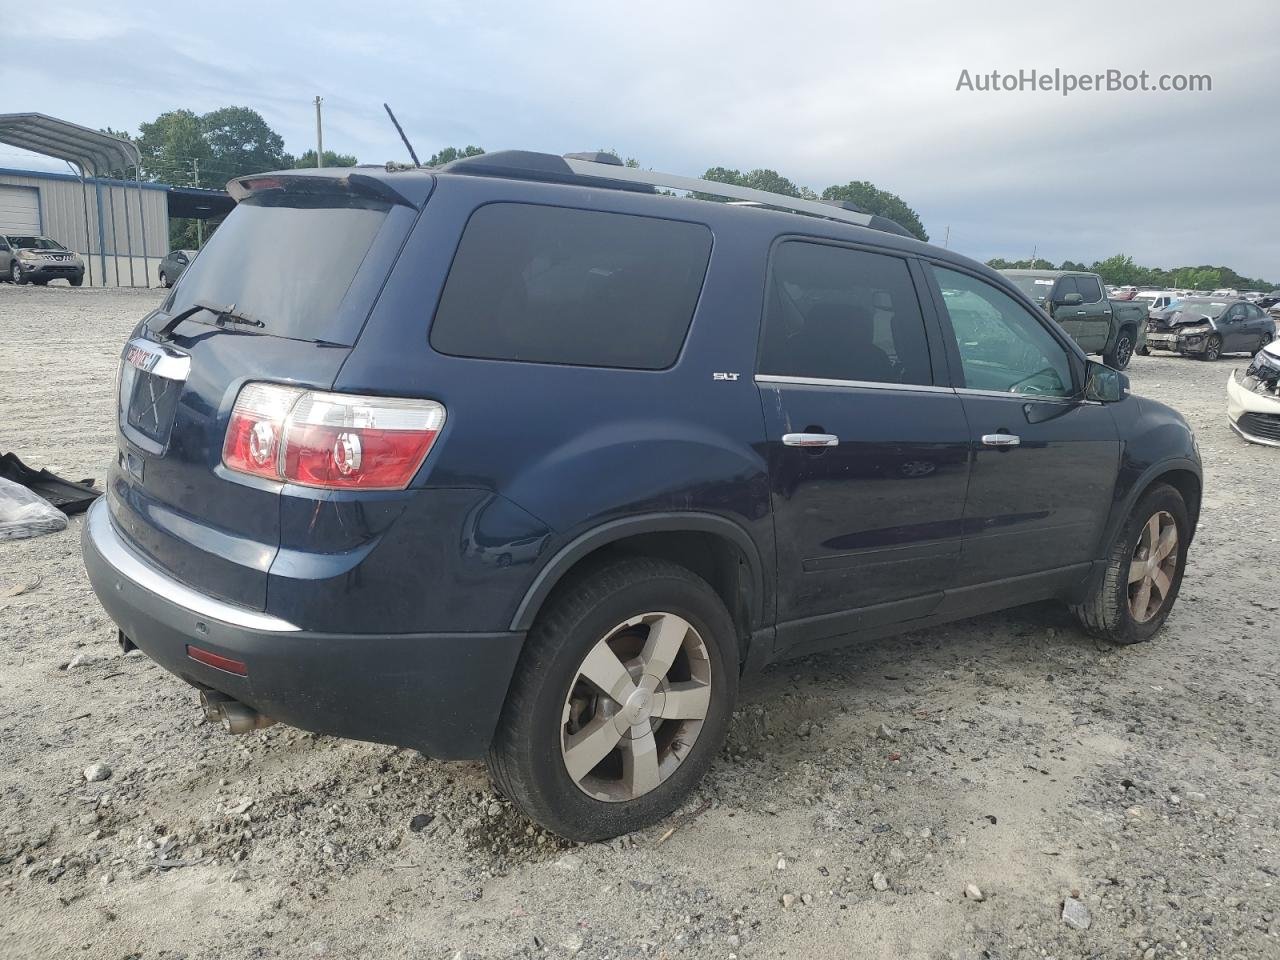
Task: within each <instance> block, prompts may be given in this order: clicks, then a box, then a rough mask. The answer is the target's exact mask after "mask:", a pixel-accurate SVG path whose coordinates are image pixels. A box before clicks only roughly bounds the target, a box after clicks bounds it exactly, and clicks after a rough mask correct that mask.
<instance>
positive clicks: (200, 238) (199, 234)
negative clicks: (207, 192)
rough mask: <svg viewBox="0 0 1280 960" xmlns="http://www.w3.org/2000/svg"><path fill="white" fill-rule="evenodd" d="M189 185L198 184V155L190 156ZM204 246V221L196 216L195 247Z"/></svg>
mask: <svg viewBox="0 0 1280 960" xmlns="http://www.w3.org/2000/svg"><path fill="white" fill-rule="evenodd" d="M191 185H192V186H193V187H199V186H200V159H199V158H198V157H192V158H191ZM203 246H204V221H203V220H201V219H200V218H199V217H196V249H197V250H199V249H200V248H202V247H203Z"/></svg>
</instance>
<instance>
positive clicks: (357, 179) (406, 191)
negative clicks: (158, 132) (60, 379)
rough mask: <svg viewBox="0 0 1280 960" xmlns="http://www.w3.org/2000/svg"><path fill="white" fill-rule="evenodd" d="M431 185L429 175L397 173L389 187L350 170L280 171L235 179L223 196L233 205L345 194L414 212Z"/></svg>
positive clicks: (379, 180)
mask: <svg viewBox="0 0 1280 960" xmlns="http://www.w3.org/2000/svg"><path fill="white" fill-rule="evenodd" d="M374 169H379V170H380V169H382V168H381V167H378V168H374ZM401 177H403V179H400V178H401ZM433 183H434V178H433V177H432V176H430V175H429V174H427V175H425V176H420V177H414V176H407V177H406V176H404V174H400V175H398V177H397V182H396V183H395V185H394V186H393V185H392V184H390V183H388V182H387V181H386V180H385V179H383V178H382V177H378V176H371V175H370V174H367V173H361V172H360V171H359V170H358V169H351V168H337V169H333V170H320V169H316V170H299V171H293V170H280V171H275V172H272V173H255V174H251V175H249V176H247V177H237V178H236V179H235V180H231V181H229V182H228V183H227V193H229V194H231V197H232V199H234V200H235V201H236V203H239V202H240V201H242V200H246V199H248V198H249V197H255V196H264V195H277V196H288V195H295V196H299V197H304V196H309V197H323V196H326V195H328V196H336V195H340V194H346V195H349V196H358V197H365V198H367V199H370V200H381V201H383V202H385V203H392V204H397V205H400V206H405V207H412V208H414V209H418V208H420V207H421V206H422V204H423V203H425V202H426V199H427V196H428V195H429V194H430V193H431V187H432V184H433Z"/></svg>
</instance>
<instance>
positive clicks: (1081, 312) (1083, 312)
mask: <svg viewBox="0 0 1280 960" xmlns="http://www.w3.org/2000/svg"><path fill="white" fill-rule="evenodd" d="M1088 315H1089V311H1088V310H1077V311H1076V316H1077V317H1087V316H1088Z"/></svg>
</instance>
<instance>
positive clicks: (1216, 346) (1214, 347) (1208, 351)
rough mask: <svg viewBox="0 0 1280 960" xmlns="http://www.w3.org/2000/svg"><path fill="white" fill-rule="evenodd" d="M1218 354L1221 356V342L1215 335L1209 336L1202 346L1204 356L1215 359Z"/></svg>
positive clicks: (1207, 358)
mask: <svg viewBox="0 0 1280 960" xmlns="http://www.w3.org/2000/svg"><path fill="white" fill-rule="evenodd" d="M1220 356H1222V342H1221V341H1220V340H1218V338H1217V337H1210V338H1209V342H1208V343H1207V344H1206V345H1205V348H1204V358H1205V359H1206V360H1217V359H1218V358H1219V357H1220Z"/></svg>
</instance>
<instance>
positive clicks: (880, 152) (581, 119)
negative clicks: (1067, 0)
mask: <svg viewBox="0 0 1280 960" xmlns="http://www.w3.org/2000/svg"><path fill="white" fill-rule="evenodd" d="M1278 27H1280V7H1277V6H1276V5H1275V4H1274V3H1273V2H1270V0H1243V2H1241V3H1237V4H1235V5H1233V8H1232V10H1231V13H1230V16H1217V17H1215V16H1213V15H1212V14H1209V13H1206V11H1205V8H1204V7H1203V4H1201V3H1198V2H1191V0H1171V2H1166V3H1162V4H1159V5H1158V6H1156V5H1148V4H1132V5H1124V6H1121V5H1118V4H1115V3H1114V2H1108V3H1103V2H1100V0H1084V2H1079V3H1075V4H1071V5H1068V6H1064V7H1060V8H1052V9H1046V8H1043V7H1039V8H1029V7H1028V6H1027V5H1026V4H1025V2H1018V3H1005V2H971V3H968V4H965V5H951V6H939V5H937V4H935V3H923V2H918V0H908V2H904V3H898V4H895V5H894V6H888V5H880V4H874V5H873V4H865V5H854V4H836V3H815V2H806V0H793V2H792V3H789V4H786V5H784V6H781V7H780V6H779V5H778V4H776V3H764V2H760V0H741V2H737V3H733V4H728V3H704V4H679V3H674V2H667V0H657V2H655V3H650V4H647V5H645V6H643V7H637V6H636V5H634V4H629V5H624V4H595V5H591V6H584V5H582V4H581V3H580V2H577V3H569V2H564V0H550V2H544V3H540V4H536V5H532V4H518V3H514V2H503V3H496V4H487V5H476V4H472V5H461V4H444V3H436V4H426V5H420V6H417V7H413V8H405V9H398V10H396V11H395V12H394V13H392V14H389V15H388V16H387V17H386V18H383V19H379V18H374V19H370V18H365V17H359V16H353V14H352V10H351V8H350V6H349V5H347V4H338V3H336V2H329V0H316V2H314V3H309V4H307V5H305V6H303V5H301V4H298V3H291V4H289V5H287V6H285V7H282V6H281V5H249V4H240V3H230V4H227V5H224V7H223V8H220V14H219V16H217V17H211V18H207V19H203V20H202V21H201V23H200V28H199V29H198V30H195V29H191V28H190V27H189V26H188V25H185V24H182V23H179V22H170V21H169V20H168V19H167V18H163V17H157V16H151V15H148V14H144V13H143V12H140V11H138V10H136V9H134V8H133V7H131V6H130V5H129V4H125V5H124V7H123V8H122V9H121V10H119V11H118V12H114V13H113V14H112V15H111V16H110V17H106V16H102V17H98V18H97V19H96V20H91V21H88V22H87V24H82V25H78V26H77V27H75V28H68V29H67V30H63V31H61V32H58V33H56V34H48V33H44V34H41V33H37V32H26V33H23V34H22V36H21V39H20V41H19V42H18V43H16V44H6V45H5V46H6V50H5V56H4V57H2V58H0V81H2V82H4V84H5V87H6V89H8V90H10V91H18V92H20V91H22V90H29V91H32V92H31V93H28V94H27V96H26V99H25V100H23V102H17V101H18V100H22V97H21V96H18V97H14V96H11V97H10V102H11V103H13V107H12V109H36V110H42V111H44V112H46V113H52V114H54V115H58V116H65V117H66V118H67V119H70V120H75V121H77V122H80V123H85V124H87V125H90V126H107V125H110V126H112V127H117V128H130V129H136V127H137V125H138V123H139V122H141V121H143V120H147V119H151V118H152V117H154V116H155V115H156V114H157V113H159V112H161V111H162V110H165V109H170V108H173V107H176V106H191V107H192V108H193V109H196V110H208V109H212V108H214V107H217V106H221V105H224V104H227V103H236V104H247V105H250V106H254V107H256V108H257V109H259V110H260V111H261V112H262V113H263V115H264V116H265V117H266V118H267V120H268V122H270V123H271V124H272V125H273V126H275V127H276V129H278V130H279V131H280V132H281V133H282V134H283V135H284V137H285V140H286V143H287V145H288V147H289V149H290V150H292V151H293V152H295V153H298V152H301V151H303V150H305V149H307V148H308V147H310V146H311V145H312V141H313V137H314V127H313V123H314V115H313V111H312V107H311V98H312V97H313V96H314V95H316V94H320V95H321V96H323V97H324V98H325V121H326V130H325V143H326V145H327V146H330V147H331V148H333V149H337V150H342V151H344V152H353V153H355V154H356V155H357V156H359V157H361V159H363V160H367V161H374V162H380V161H382V160H386V159H390V158H402V157H403V156H404V150H403V147H402V146H401V145H400V143H399V140H398V138H397V137H396V135H395V131H394V130H393V129H392V127H391V125H390V124H389V123H388V122H387V121H386V119H385V116H384V115H383V113H382V106H381V105H382V102H383V101H384V100H386V101H389V102H390V103H391V104H392V106H393V107H394V108H395V109H396V112H397V115H398V116H399V117H400V119H401V121H402V122H403V123H404V125H405V128H406V131H407V132H408V133H409V135H410V137H411V139H413V141H414V142H415V145H416V146H417V148H418V152H419V154H420V155H423V156H427V155H429V154H430V153H432V152H433V151H434V150H436V149H438V148H440V147H442V146H445V145H448V144H465V143H477V144H480V145H482V146H485V147H486V148H489V149H495V148H500V147H522V148H526V149H535V150H547V151H552V152H556V153H560V152H564V151H567V150H581V149H594V148H597V147H602V146H605V147H615V148H617V149H618V150H620V151H621V152H623V153H624V154H626V155H629V156H634V157H637V158H638V159H639V160H640V161H641V162H642V163H643V164H644V165H646V166H653V167H656V168H659V169H667V170H671V171H673V172H678V173H685V174H696V173H699V172H701V171H702V170H704V169H706V168H707V167H709V166H712V165H717V164H724V165H729V166H735V167H739V168H751V167H757V166H767V167H772V168H774V169H777V170H779V171H780V172H782V173H784V174H785V175H787V176H789V177H790V178H791V179H793V180H795V181H797V182H800V183H804V184H807V185H809V186H812V187H815V188H818V189H821V188H822V187H823V186H826V185H828V184H831V183H843V182H846V181H848V180H853V179H867V180H871V181H873V182H875V183H876V184H878V185H879V186H881V187H883V188H885V189H889V190H893V191H894V192H896V193H899V194H901V195H902V196H903V197H904V199H906V200H907V202H908V203H910V204H911V205H912V206H913V207H915V208H916V209H917V211H919V213H920V215H921V217H922V219H923V220H924V222H925V225H926V227H927V228H928V229H929V231H930V233H931V235H932V236H934V238H935V239H937V240H941V239H942V237H943V235H944V233H945V231H946V228H947V227H948V226H950V227H951V235H952V246H953V247H956V248H958V249H961V250H962V251H964V252H966V253H970V254H971V255H974V256H977V257H979V258H983V259H985V258H987V257H991V256H996V255H1003V256H1010V257H1012V256H1028V255H1029V254H1030V252H1031V249H1032V247H1033V246H1034V247H1036V248H1037V250H1038V251H1039V252H1040V254H1041V255H1045V256H1048V257H1050V258H1051V259H1054V260H1061V259H1064V258H1067V257H1070V258H1072V259H1084V260H1086V261H1088V260H1092V259H1094V258H1101V257H1105V256H1107V255H1110V254H1112V253H1115V252H1117V251H1124V252H1126V253H1129V254H1130V255H1132V256H1134V257H1135V258H1136V259H1137V260H1138V261H1139V262H1142V263H1146V264H1150V265H1163V266H1172V265H1177V264H1181V263H1206V262H1207V263H1220V264H1226V265H1230V266H1234V267H1236V268H1237V269H1240V270H1242V271H1245V272H1248V273H1252V274H1255V275H1259V274H1260V275H1262V276H1267V277H1271V278H1272V279H1280V249H1278V248H1277V245H1276V243H1275V241H1274V239H1273V235H1274V232H1275V231H1274V227H1273V225H1274V224H1276V223H1280V190H1277V189H1276V176H1275V174H1274V172H1273V170H1274V167H1275V161H1274V157H1275V156H1276V155H1277V153H1278V152H1280V125H1277V124H1276V122H1275V118H1274V104H1275V103H1277V102H1280V72H1277V71H1276V70H1275V69H1274V63H1275V56H1274V39H1273V38H1274V37H1275V36H1276V35H1277V32H1278V31H1277V28H1278ZM1055 67H1056V68H1061V69H1062V70H1066V71H1072V72H1076V73H1089V72H1093V71H1103V70H1106V69H1109V68H1115V69H1120V70H1123V71H1126V72H1137V71H1139V70H1143V69H1145V70H1148V71H1150V72H1151V73H1152V74H1153V75H1158V74H1160V73H1164V72H1169V73H1208V74H1210V75H1212V78H1213V89H1212V91H1211V92H1207V93H1145V94H1144V93H1132V94H1124V93H1077V94H1075V95H1073V96H1070V97H1062V96H1058V95H1055V94H1052V93H1029V92H1024V93H987V94H982V93H969V92H957V91H956V89H955V86H956V80H957V78H958V77H959V75H960V71H961V70H964V69H968V70H970V71H971V72H975V73H976V72H981V71H990V70H1001V71H1005V72H1013V71H1017V70H1019V69H1031V68H1035V69H1038V70H1049V71H1052V70H1053V69H1054V68H1055Z"/></svg>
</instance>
